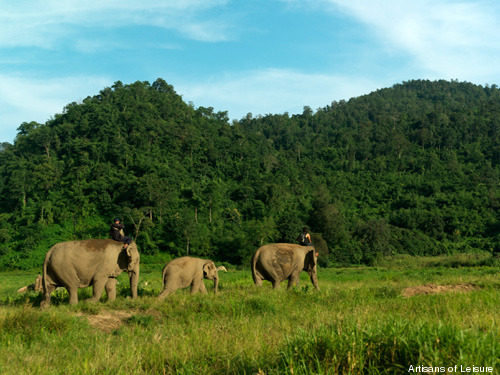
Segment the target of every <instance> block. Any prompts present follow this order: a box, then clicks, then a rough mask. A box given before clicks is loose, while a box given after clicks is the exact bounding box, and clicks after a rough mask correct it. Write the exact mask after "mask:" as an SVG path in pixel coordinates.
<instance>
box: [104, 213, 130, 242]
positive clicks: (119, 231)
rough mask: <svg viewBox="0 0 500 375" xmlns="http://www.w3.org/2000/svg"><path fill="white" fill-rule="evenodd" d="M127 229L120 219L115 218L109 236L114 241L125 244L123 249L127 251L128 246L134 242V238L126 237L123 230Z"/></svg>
mask: <svg viewBox="0 0 500 375" xmlns="http://www.w3.org/2000/svg"><path fill="white" fill-rule="evenodd" d="M124 228H125V225H123V224H122V223H121V222H120V219H118V218H117V217H115V218H114V219H113V224H111V229H110V230H109V234H110V235H111V238H112V239H114V240H115V241H119V242H123V243H124V245H123V249H126V248H127V247H128V245H130V244H131V243H132V241H133V238H132V237H129V236H125V235H124V233H123V229H124Z"/></svg>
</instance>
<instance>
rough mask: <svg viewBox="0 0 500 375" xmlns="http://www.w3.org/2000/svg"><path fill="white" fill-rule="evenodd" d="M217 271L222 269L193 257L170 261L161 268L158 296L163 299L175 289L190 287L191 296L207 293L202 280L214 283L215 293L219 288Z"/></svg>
mask: <svg viewBox="0 0 500 375" xmlns="http://www.w3.org/2000/svg"><path fill="white" fill-rule="evenodd" d="M219 270H224V271H226V269H225V268H224V267H219V268H217V267H215V264H214V262H212V261H211V260H209V259H200V258H193V257H182V258H177V259H174V260H171V261H170V262H168V263H167V265H166V266H165V267H164V268H163V272H162V276H163V290H162V291H161V293H160V295H159V296H158V298H159V299H164V298H165V297H166V296H168V295H169V294H172V293H173V292H175V291H176V290H177V289H182V288H187V287H188V286H191V294H193V293H196V292H200V293H207V288H206V287H205V284H204V283H203V279H208V280H213V281H214V293H217V289H218V287H219V272H218V271H219Z"/></svg>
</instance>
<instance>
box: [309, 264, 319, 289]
mask: <svg viewBox="0 0 500 375" xmlns="http://www.w3.org/2000/svg"><path fill="white" fill-rule="evenodd" d="M309 276H310V277H311V282H312V284H313V285H314V287H315V288H316V290H319V285H318V277H317V275H316V266H314V268H313V269H312V270H311V271H309Z"/></svg>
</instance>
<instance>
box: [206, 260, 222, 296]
mask: <svg viewBox="0 0 500 375" xmlns="http://www.w3.org/2000/svg"><path fill="white" fill-rule="evenodd" d="M203 278H205V279H207V280H213V281H214V292H215V293H217V290H218V287H219V273H218V269H217V267H215V264H214V262H212V261H211V260H209V261H207V262H206V263H205V264H204V265H203Z"/></svg>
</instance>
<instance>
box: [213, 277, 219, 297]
mask: <svg viewBox="0 0 500 375" xmlns="http://www.w3.org/2000/svg"><path fill="white" fill-rule="evenodd" d="M218 289H219V277H215V278H214V293H217V292H218Z"/></svg>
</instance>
